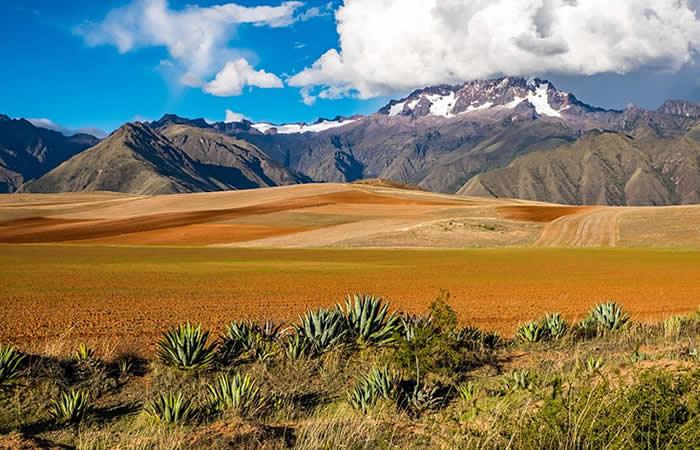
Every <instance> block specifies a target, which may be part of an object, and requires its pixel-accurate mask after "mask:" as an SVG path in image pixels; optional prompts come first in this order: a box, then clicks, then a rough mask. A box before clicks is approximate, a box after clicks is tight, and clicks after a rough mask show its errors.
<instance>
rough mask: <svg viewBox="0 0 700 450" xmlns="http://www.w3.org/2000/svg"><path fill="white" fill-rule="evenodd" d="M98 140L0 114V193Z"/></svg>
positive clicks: (54, 165) (20, 183)
mask: <svg viewBox="0 0 700 450" xmlns="http://www.w3.org/2000/svg"><path fill="white" fill-rule="evenodd" d="M97 142H98V139H97V138H96V137H94V136H90V135H87V134H76V135H74V136H64V135H62V134H61V133H59V132H56V131H52V130H47V129H45V128H39V127H36V126H34V125H32V124H31V123H30V122H29V121H27V120H24V119H11V118H9V117H8V116H5V115H2V114H0V193H4V192H14V191H16V190H17V189H18V188H19V187H20V186H21V185H22V183H24V182H25V181H28V180H31V179H33V178H37V177H40V176H42V175H44V174H45V173H46V172H48V171H49V170H51V169H53V168H54V167H56V166H58V165H59V164H60V163H62V162H63V161H65V160H66V159H68V158H70V157H71V156H73V155H75V154H77V153H79V152H81V151H83V150H85V149H86V148H89V147H92V146H93V145H95V144H96V143H97Z"/></svg>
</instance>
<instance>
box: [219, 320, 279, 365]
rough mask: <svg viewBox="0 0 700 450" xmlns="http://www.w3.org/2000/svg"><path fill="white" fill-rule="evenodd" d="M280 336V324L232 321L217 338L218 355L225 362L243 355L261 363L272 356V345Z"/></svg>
mask: <svg viewBox="0 0 700 450" xmlns="http://www.w3.org/2000/svg"><path fill="white" fill-rule="evenodd" d="M281 334H282V324H275V323H274V322H272V321H269V320H268V321H266V322H264V323H263V324H262V325H261V324H258V323H255V322H252V321H250V320H242V321H234V322H231V323H230V324H229V325H227V326H226V327H225V328H224V332H223V334H222V335H221V336H220V338H219V340H220V342H221V345H220V347H219V348H220V353H221V355H222V357H223V359H224V360H226V361H230V360H231V359H234V358H237V357H239V356H241V355H242V354H244V353H248V354H251V355H252V356H253V357H255V358H256V359H258V360H261V361H263V360H265V359H267V358H268V357H269V356H270V355H272V350H273V349H272V347H273V345H272V344H273V342H274V341H275V340H277V339H278V338H279V337H280V335H281Z"/></svg>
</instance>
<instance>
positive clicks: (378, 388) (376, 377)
mask: <svg viewBox="0 0 700 450" xmlns="http://www.w3.org/2000/svg"><path fill="white" fill-rule="evenodd" d="M398 382H399V378H398V375H397V374H396V373H394V372H392V371H390V370H389V368H388V367H386V366H385V367H383V368H381V369H379V368H374V369H372V370H371V371H370V372H369V373H368V374H367V375H363V376H361V377H360V378H358V380H357V381H356V382H355V386H353V388H352V389H351V390H350V391H349V392H348V402H349V403H350V405H351V406H352V407H353V408H355V409H359V410H360V411H362V412H367V411H368V410H369V409H371V408H372V407H373V406H374V405H375V404H376V403H377V402H378V401H379V400H381V399H384V400H394V399H395V398H396V394H397V385H398Z"/></svg>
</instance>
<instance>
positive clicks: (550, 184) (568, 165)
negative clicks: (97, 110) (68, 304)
mask: <svg viewBox="0 0 700 450" xmlns="http://www.w3.org/2000/svg"><path fill="white" fill-rule="evenodd" d="M142 125H143V127H146V128H147V130H146V129H143V130H141V131H140V132H139V133H149V137H148V138H145V139H137V140H136V141H135V142H131V143H130V141H129V140H128V139H126V140H124V139H122V140H121V141H119V140H118V139H117V142H116V143H115V142H114V139H112V137H110V138H109V139H108V141H110V143H109V145H105V146H103V147H100V146H98V147H99V148H100V149H101V150H99V151H93V150H94V149H91V150H89V152H91V153H89V154H90V155H98V157H97V156H92V158H97V160H99V161H109V164H104V168H102V169H101V170H103V172H100V173H99V174H98V173H97V172H96V171H95V170H94V168H93V167H92V166H90V164H95V162H96V161H93V160H92V159H85V158H87V157H86V156H83V155H82V154H81V155H79V156H78V157H76V158H77V159H76V158H73V159H71V160H70V161H68V162H69V163H70V164H69V166H70V167H72V168H73V169H71V171H70V173H66V172H65V170H66V168H65V167H63V166H62V167H59V168H57V169H56V170H55V171H52V172H51V173H49V174H47V175H46V176H44V177H42V179H40V180H37V181H35V182H32V183H30V184H28V185H27V187H26V189H27V190H37V189H42V190H53V191H58V190H64V189H70V190H79V189H98V188H100V189H107V188H109V189H112V190H120V191H123V192H183V191H196V190H220V189H242V188H253V187H261V186H276V185H283V184H293V183H303V182H308V181H320V182H352V181H356V180H361V179H367V178H380V179H388V180H394V181H396V182H398V183H405V184H412V185H417V186H419V187H420V188H422V189H425V190H430V191H435V192H444V193H456V192H459V193H463V194H469V195H488V196H499V197H501V196H513V197H521V198H527V199H534V200H542V201H553V202H563V203H575V204H578V203H607V204H635V205H637V204H640V205H643V204H675V203H692V202H697V201H700V170H699V169H698V166H700V164H699V163H698V154H697V145H698V144H697V142H698V139H700V105H697V104H694V103H690V102H684V101H678V100H669V101H667V102H666V103H664V104H663V105H662V106H661V107H660V108H658V109H657V110H654V111H650V110H645V109H643V108H639V107H636V106H630V107H628V108H626V109H624V110H607V109H602V108H597V107H594V106H591V105H588V104H586V103H584V102H582V101H580V100H579V99H577V98H576V97H575V96H574V95H573V94H571V93H568V92H564V91H561V90H558V89H557V88H556V87H555V86H554V85H552V84H551V83H550V82H548V81H545V80H541V79H538V78H531V79H524V78H514V77H507V78H500V79H495V80H484V81H472V82H467V83H464V84H462V85H457V86H446V85H445V86H433V87H428V88H425V89H419V90H416V91H414V92H412V93H411V94H410V95H408V96H406V97H405V98H402V99H398V100H392V101H391V102H389V103H388V104H387V105H386V106H384V107H383V108H381V109H380V110H379V111H378V112H377V113H375V114H370V115H367V116H353V117H336V118H335V119H319V120H318V121H317V122H315V123H312V124H306V123H292V124H283V125H275V124H270V123H266V122H264V123H253V122H250V121H247V120H242V121H239V122H230V123H215V124H210V123H208V122H206V121H205V120H203V119H196V120H190V119H185V118H181V117H177V116H173V115H166V116H164V117H163V118H162V119H160V120H158V121H155V122H151V123H148V124H142ZM132 126H133V125H132ZM139 126H141V125H139ZM153 142H157V143H158V144H157V145H155V148H154V147H153ZM139 146H141V147H139ZM98 147H96V148H98ZM106 148H110V149H111V148H118V149H120V150H119V151H120V152H121V151H126V152H127V154H128V155H130V156H129V160H130V161H131V162H130V164H133V163H134V162H133V161H138V164H137V167H138V168H139V170H138V171H137V172H139V173H141V172H143V171H145V172H144V173H148V174H150V175H148V176H146V175H143V176H144V179H139V180H133V179H132V178H133V176H134V175H133V174H130V172H129V173H127V172H128V171H126V170H117V168H119V167H121V166H120V165H119V164H115V163H114V161H112V160H113V159H114V158H117V156H115V155H116V154H120V155H121V153H119V152H116V153H114V152H107V151H106V150H105V149H106ZM165 148H168V149H170V150H168V151H167V152H164V149H165ZM86 153H87V152H86ZM151 154H153V155H158V158H161V159H163V161H161V160H157V161H155V160H154V161H150V160H149V158H148V155H151ZM122 156H124V155H121V156H119V158H121V157H122ZM166 156H167V157H166ZM153 158H156V157H155V156H154V157H153ZM156 159H157V158H156ZM149 161H150V162H149ZM146 162H149V164H146ZM161 163H162V164H163V166H162V168H161V167H160V166H159V164H161ZM101 164H102V163H101ZM78 165H82V166H83V167H82V168H78ZM174 166H178V167H179V169H178V170H179V172H178V171H176V170H175V169H174V168H173V167H174ZM146 169H147V170H146ZM104 171H107V172H104ZM106 174H107V175H106ZM154 174H155V175H154ZM98 175H99V176H98ZM153 177H155V179H157V180H160V181H158V182H155V181H153V179H152V178H153ZM121 178H123V179H124V181H123V182H120V181H119V179H121ZM107 179H109V180H110V181H109V182H107V181H106V180H107ZM151 182H153V184H152V185H151V184H149V183H151Z"/></svg>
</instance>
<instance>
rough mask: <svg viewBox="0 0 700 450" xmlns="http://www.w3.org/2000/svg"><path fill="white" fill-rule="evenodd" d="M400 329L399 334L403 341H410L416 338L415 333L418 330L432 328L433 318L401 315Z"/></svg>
mask: <svg viewBox="0 0 700 450" xmlns="http://www.w3.org/2000/svg"><path fill="white" fill-rule="evenodd" d="M400 320H401V327H400V332H401V334H402V336H403V338H404V339H406V340H407V341H409V342H410V341H412V340H414V339H415V337H416V331H418V330H419V329H426V328H432V323H433V318H432V317H431V316H430V315H420V316H416V315H410V314H403V315H401V316H400Z"/></svg>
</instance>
